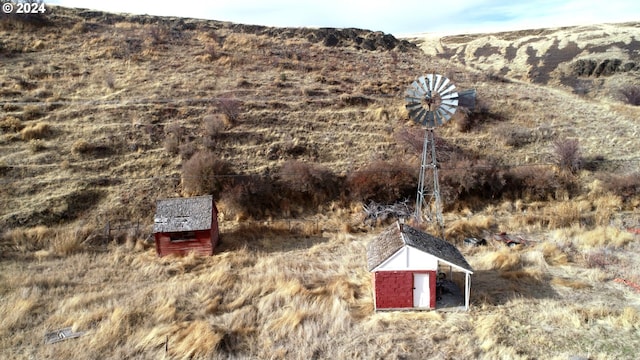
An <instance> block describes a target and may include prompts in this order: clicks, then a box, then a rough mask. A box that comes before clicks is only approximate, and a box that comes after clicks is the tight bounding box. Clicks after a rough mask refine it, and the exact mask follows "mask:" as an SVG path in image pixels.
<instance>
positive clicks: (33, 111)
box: [22, 105, 45, 120]
mask: <svg viewBox="0 0 640 360" xmlns="http://www.w3.org/2000/svg"><path fill="white" fill-rule="evenodd" d="M44 114H45V110H44V108H43V107H42V106H39V105H25V106H24V107H23V108H22V119H23V120H34V119H37V118H40V117H42V116H43V115H44Z"/></svg>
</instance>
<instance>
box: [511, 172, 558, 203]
mask: <svg viewBox="0 0 640 360" xmlns="http://www.w3.org/2000/svg"><path fill="white" fill-rule="evenodd" d="M504 176H505V187H504V191H505V194H507V195H508V197H509V198H511V199H523V200H525V201H539V200H548V199H551V198H553V197H554V196H555V194H556V191H557V190H558V189H559V188H560V185H559V184H558V180H557V177H556V174H555V172H554V171H553V170H552V169H550V168H548V167H541V166H519V167H514V168H512V169H510V170H509V171H508V172H507V173H505V175H504Z"/></svg>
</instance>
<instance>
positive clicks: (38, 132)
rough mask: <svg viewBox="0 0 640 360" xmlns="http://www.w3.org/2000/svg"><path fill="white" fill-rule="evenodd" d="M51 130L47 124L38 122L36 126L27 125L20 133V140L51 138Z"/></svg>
mask: <svg viewBox="0 0 640 360" xmlns="http://www.w3.org/2000/svg"><path fill="white" fill-rule="evenodd" d="M51 134H52V129H51V126H50V125H49V124H48V123H45V122H39V123H37V124H30V125H27V126H26V127H25V128H24V129H22V130H21V131H20V136H21V137H22V140H34V139H44V138H46V137H49V136H51Z"/></svg>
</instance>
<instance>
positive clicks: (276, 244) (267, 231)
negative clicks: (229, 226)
mask: <svg viewBox="0 0 640 360" xmlns="http://www.w3.org/2000/svg"><path fill="white" fill-rule="evenodd" d="M327 241H328V239H327V238H325V237H323V236H322V235H321V234H320V232H319V231H317V229H315V228H313V229H304V228H299V227H296V226H291V225H288V224H286V225H285V226H283V225H282V224H272V225H265V224H259V223H246V224H242V225H240V226H239V227H237V228H235V229H233V230H232V231H230V232H221V234H220V243H219V244H218V246H217V247H216V252H226V251H234V250H238V249H242V248H246V249H248V250H250V251H257V252H266V253H271V252H288V251H294V250H300V249H308V248H311V247H312V246H314V245H316V244H320V243H324V242H327Z"/></svg>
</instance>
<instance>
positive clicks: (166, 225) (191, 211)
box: [153, 195, 219, 256]
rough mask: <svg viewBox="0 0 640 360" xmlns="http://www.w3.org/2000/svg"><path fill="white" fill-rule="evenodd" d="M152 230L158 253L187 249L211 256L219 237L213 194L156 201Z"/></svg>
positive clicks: (184, 252) (181, 253)
mask: <svg viewBox="0 0 640 360" xmlns="http://www.w3.org/2000/svg"><path fill="white" fill-rule="evenodd" d="M153 233H154V237H155V241H156V252H157V253H158V256H165V255H168V254H176V255H185V254H188V253H190V252H195V253H198V254H201V255H213V251H214V249H215V247H216V245H217V244H218V240H219V233H218V209H217V208H216V205H215V203H214V202H213V196H211V195H207V196H196V197H190V198H171V199H160V200H158V201H157V203H156V214H155V217H154V219H153Z"/></svg>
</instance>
